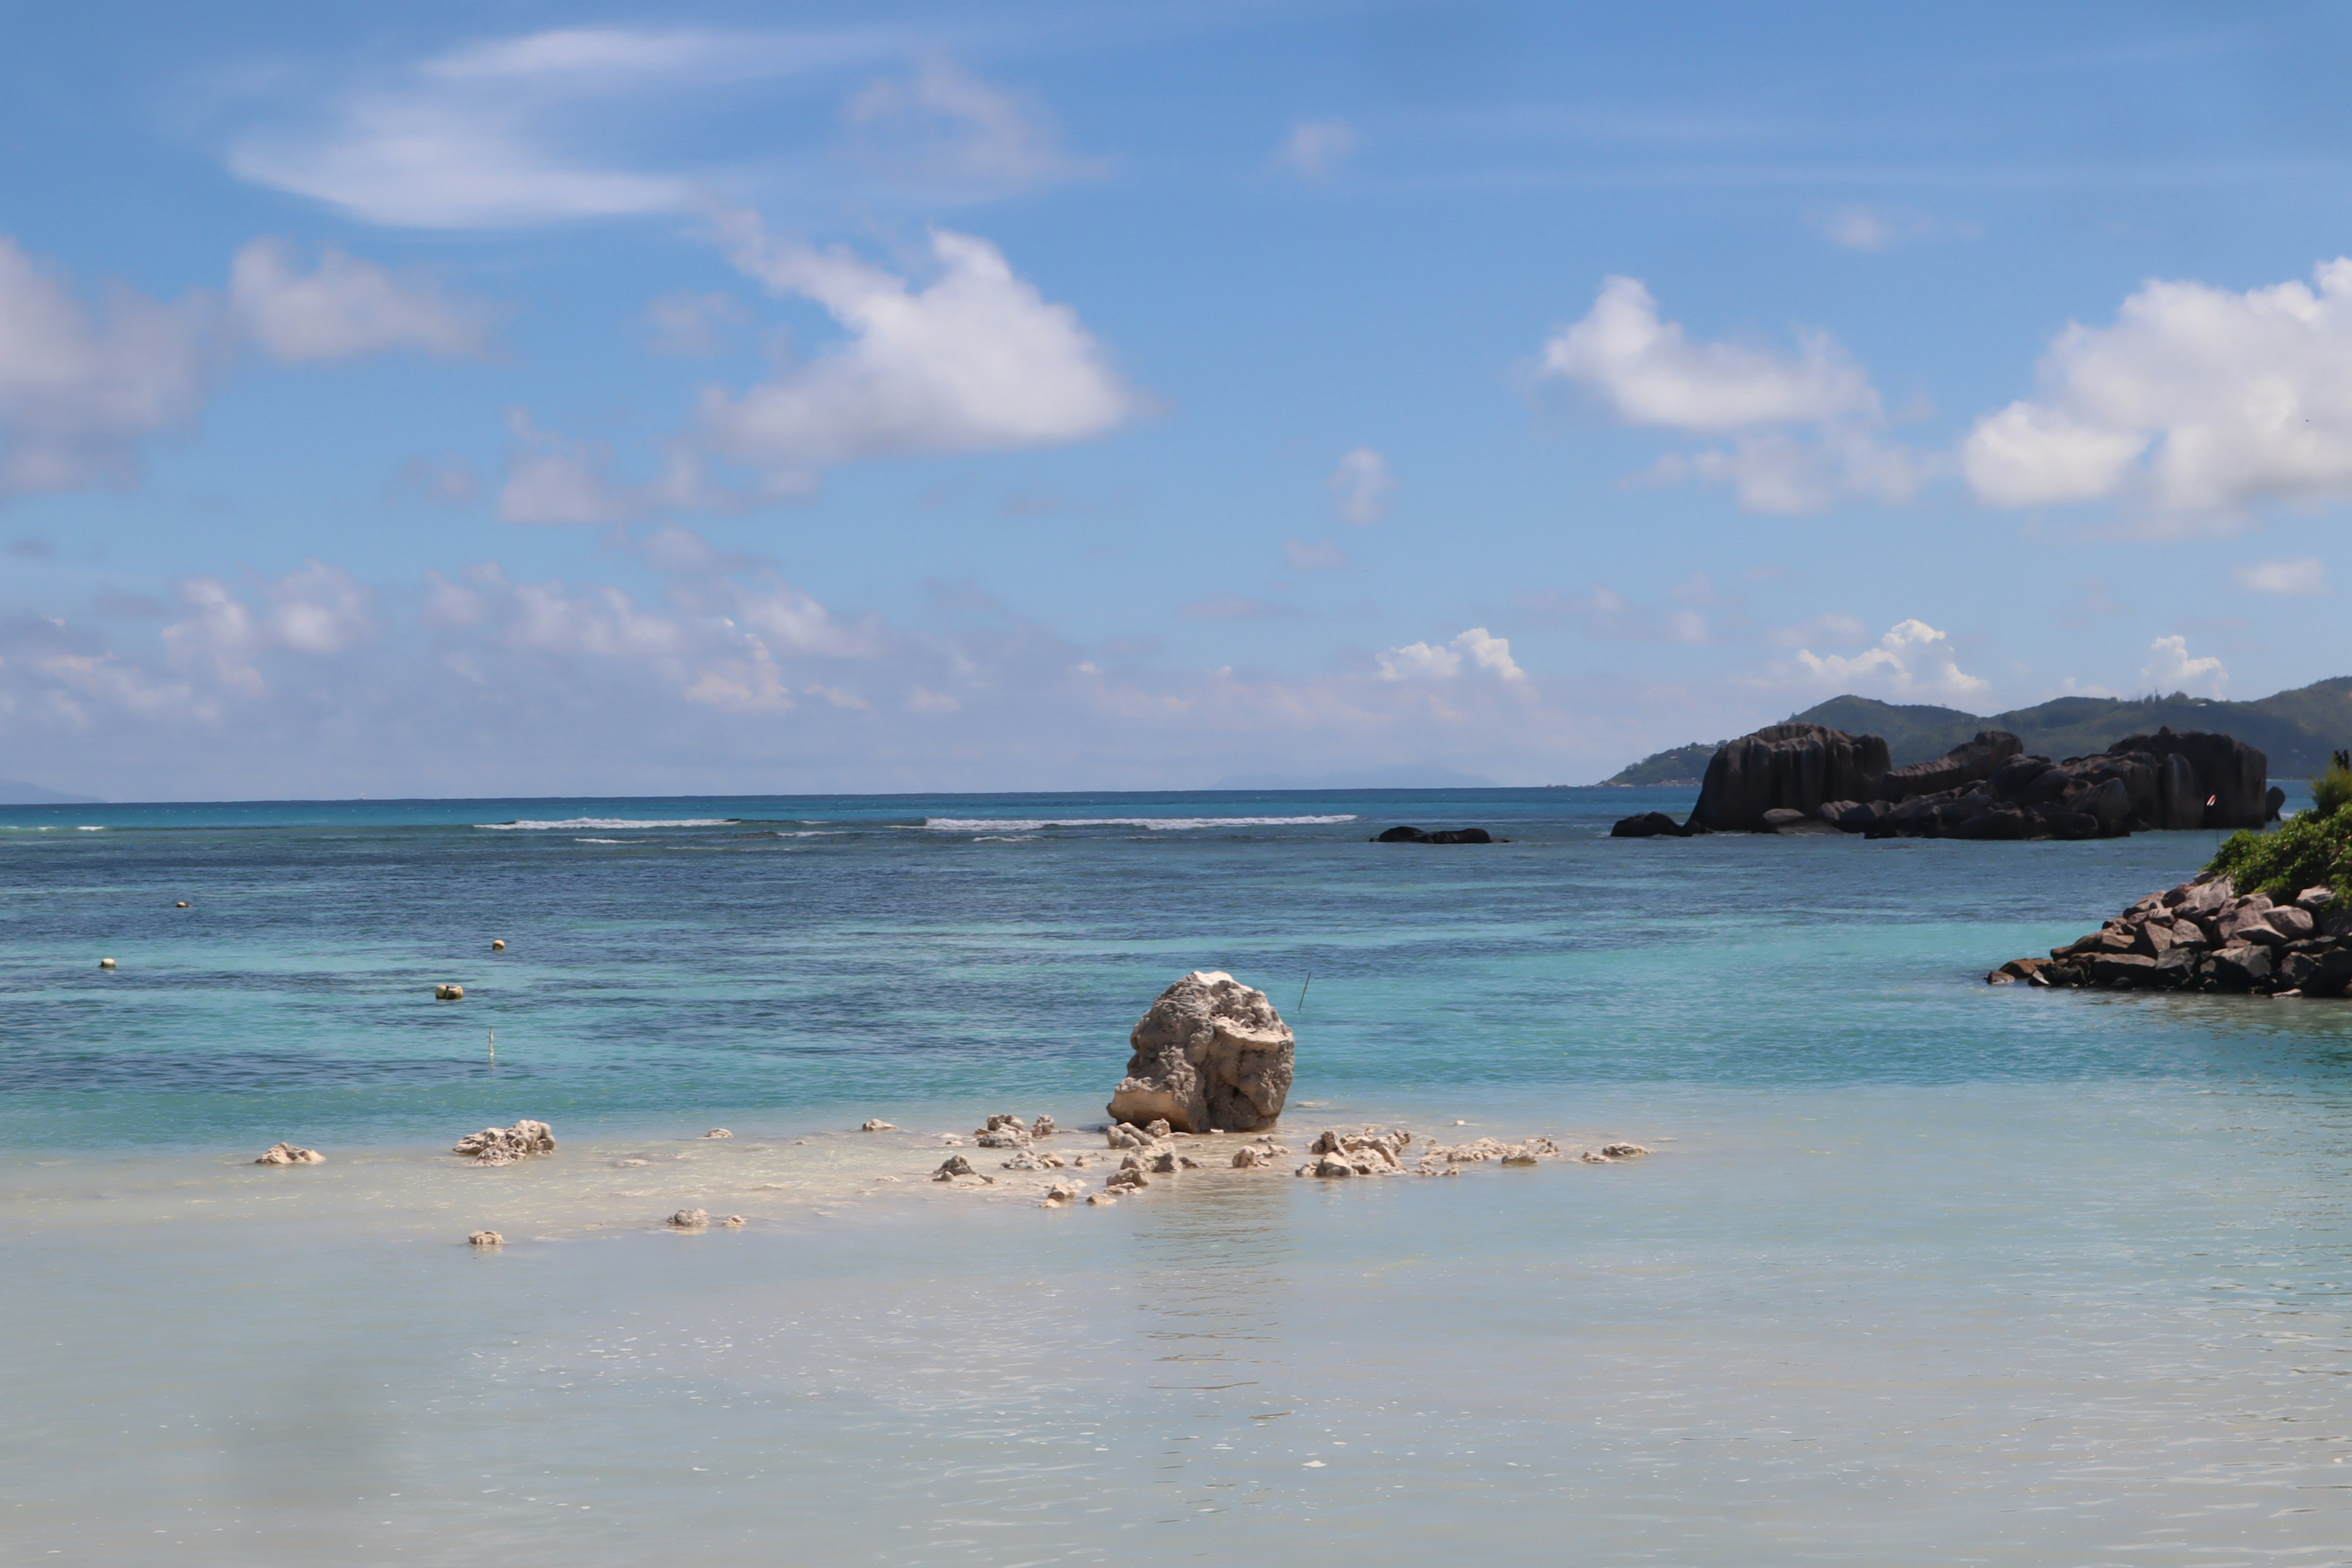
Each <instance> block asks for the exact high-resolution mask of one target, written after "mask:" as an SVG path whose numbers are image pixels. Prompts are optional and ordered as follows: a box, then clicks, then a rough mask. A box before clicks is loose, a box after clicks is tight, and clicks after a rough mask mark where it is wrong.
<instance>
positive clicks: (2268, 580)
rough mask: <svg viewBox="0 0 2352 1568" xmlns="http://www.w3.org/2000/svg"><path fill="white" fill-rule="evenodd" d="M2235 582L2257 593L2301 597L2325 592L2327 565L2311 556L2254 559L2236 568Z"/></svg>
mask: <svg viewBox="0 0 2352 1568" xmlns="http://www.w3.org/2000/svg"><path fill="white" fill-rule="evenodd" d="M2238 581H2239V582H2240V583H2241V584H2243V585H2244V586H2246V587H2248V588H2251V589H2252V590H2253V591H2254V592H2255V593H2257V594H2284V595H2290V596H2296V597H2301V596H2307V595H2314V594H2325V593H2326V592H2327V568H2326V566H2324V565H2322V564H2321V563H2320V562H2319V559H2318V558H2317V557H2316V556H2311V555H2306V556H2305V557H2303V558H2302V559H2301V560H2299V561H2254V562H2249V563H2247V564H2245V565H2243V566H2241V567H2239V568H2238Z"/></svg>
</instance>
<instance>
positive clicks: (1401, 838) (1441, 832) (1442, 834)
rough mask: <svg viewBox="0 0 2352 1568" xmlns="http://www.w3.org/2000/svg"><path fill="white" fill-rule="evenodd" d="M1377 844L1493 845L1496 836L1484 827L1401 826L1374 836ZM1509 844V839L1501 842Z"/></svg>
mask: <svg viewBox="0 0 2352 1568" xmlns="http://www.w3.org/2000/svg"><path fill="white" fill-rule="evenodd" d="M1372 842H1373V843H1375V844H1493V843H1496V842H1498V840H1497V839H1496V837H1495V836H1494V835H1493V834H1491V833H1489V832H1487V831H1486V829H1485V828H1483V827H1432V828H1423V827H1406V826H1396V827H1391V828H1388V829H1385V830H1384V831H1382V832H1380V833H1375V834H1374V835H1372ZM1499 842H1501V843H1504V844H1508V843H1509V842H1510V840H1509V839H1507V838H1505V839H1501V840H1499Z"/></svg>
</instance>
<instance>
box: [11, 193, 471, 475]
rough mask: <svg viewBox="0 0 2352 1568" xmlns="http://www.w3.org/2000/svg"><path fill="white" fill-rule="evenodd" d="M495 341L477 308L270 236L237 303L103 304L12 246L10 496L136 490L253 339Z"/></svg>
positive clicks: (254, 255)
mask: <svg viewBox="0 0 2352 1568" xmlns="http://www.w3.org/2000/svg"><path fill="white" fill-rule="evenodd" d="M482 341H483V328H482V325H481V321H480V316H479V312H478V308H477V307H475V306H474V305H472V304H470V303H469V302H467V301H465V300H458V299H457V298H454V297H452V296H450V295H448V294H446V293H445V292H443V291H442V290H440V289H437V288H436V287H435V286H434V285H432V284H431V283H429V282H428V281H425V280H423V279H400V278H396V277H394V275H393V274H392V273H390V272H388V271H386V270H385V269H384V268H382V267H379V266H377V265H376V264H374V263H373V262H370V261H366V260H362V258H358V257H354V256H352V255H349V254H347V253H345V252H343V251H341V250H338V249H335V248H334V247H328V248H327V249H326V251H325V252H324V253H323V254H322V255H321V257H320V260H319V264H318V266H317V267H316V268H312V269H311V270H310V271H308V272H305V271H303V270H301V269H300V268H299V267H298V266H297V265H296V263H295V261H294V258H293V256H292V253H291V252H290V251H289V249H288V248H287V247H285V246H284V245H283V244H282V243H281V242H279V241H277V240H272V239H258V240H256V241H254V242H253V243H252V244H250V245H248V246H247V247H245V248H244V249H243V250H241V251H239V252H238V253H237V255H236V258H235V260H234V261H233V262H232V264H231V266H230V271H229V288H228V292H227V296H226V299H224V298H222V297H221V296H218V295H215V294H213V293H210V292H208V291H205V290H203V289H192V290H190V291H189V292H188V293H187V294H185V295H184V296H183V297H182V298H180V299H179V300H174V301H170V302H166V301H163V300H153V299H150V298H148V297H147V296H145V295H143V294H141V293H139V292H137V291H136V290H133V289H127V288H121V287H117V288H114V289H109V290H107V291H106V292H105V293H104V295H103V296H102V297H101V299H100V302H99V303H98V304H97V305H96V306H92V305H89V304H87V303H85V302H84V300H83V299H82V298H81V296H80V294H79V292H78V291H77V290H76V289H75V288H74V287H73V285H72V283H71V281H70V280H69V279H67V278H65V277H63V276H61V275H59V274H58V273H56V272H54V271H52V270H49V269H46V268H42V267H41V266H39V265H38V264H37V262H35V261H34V259H33V258H31V257H29V256H27V255H26V253H25V251H24V250H23V248H22V247H19V246H18V245H17V244H16V242H15V241H14V240H11V239H8V238H6V237H0V501H5V500H7V499H8V498H9V497H11V496H16V495H24V494H27V493H32V492H37V491H43V490H67V489H84V488H88V487H89V486H92V485H101V484H118V485H119V484H128V483H131V481H132V480H133V479H136V478H137V476H138V471H139V457H140V452H141V449H142V447H143V446H144V445H145V443H147V442H148V441H149V440H151V439H152V438H153V437H157V436H160V435H163V434H164V433H166V432H169V431H173V430H178V429H184V428H186V427H188V426H192V425H194V423H195V420H196V416H198V414H200V413H201V412H202V410H203V408H204V405H205V400H206V399H207V397H208V396H209V395H211V394H212V392H213V390H214V388H215V384H216V383H217V382H218V381H219V379H220V378H221V377H222V376H223V375H225V374H226V373H227V372H228V370H229V369H230V368H231V366H232V364H233V363H234V362H235V358H236V350H237V348H238V347H239V346H240V345H241V344H247V343H249V344H251V345H253V346H254V347H255V348H257V349H258V350H259V351H260V352H261V353H265V354H268V356H270V357H271V358H273V359H276V360H278V361H280V362H281V363H289V364H304V363H317V362H320V361H325V360H334V359H348V358H352V357H353V356H356V355H361V354H368V353H380V352H383V351H385V350H392V349H404V348H410V349H422V350H425V352H428V353H469V352H472V351H474V350H476V349H478V348H479V347H480V346H481V343H482Z"/></svg>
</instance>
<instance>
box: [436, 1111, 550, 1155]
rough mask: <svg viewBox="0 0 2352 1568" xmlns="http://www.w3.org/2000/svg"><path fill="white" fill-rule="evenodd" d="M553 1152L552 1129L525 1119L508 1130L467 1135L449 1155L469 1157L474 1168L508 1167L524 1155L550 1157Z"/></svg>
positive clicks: (543, 1123) (494, 1130)
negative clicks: (471, 1158) (478, 1166)
mask: <svg viewBox="0 0 2352 1568" xmlns="http://www.w3.org/2000/svg"><path fill="white" fill-rule="evenodd" d="M554 1149H555V1129H553V1128H552V1127H550V1126H549V1125H548V1124H547V1123H546V1122H544V1121H530V1120H529V1119H528V1118H526V1119H524V1120H523V1121H518V1122H516V1123H515V1124H514V1125H513V1126H511V1127H485V1128H483V1129H482V1130H481V1131H479V1132H468V1133H467V1134H466V1135H465V1136H464V1137H463V1138H460V1139H458V1140H457V1146H456V1147H455V1148H453V1149H451V1150H450V1151H449V1152H451V1153H453V1154H467V1155H471V1156H473V1160H474V1163H475V1164H477V1165H511V1164H513V1163H515V1162H516V1161H517V1160H520V1159H522V1158H524V1157H525V1156H527V1155H530V1154H547V1153H551V1152H554Z"/></svg>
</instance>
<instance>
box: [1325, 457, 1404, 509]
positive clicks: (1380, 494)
mask: <svg viewBox="0 0 2352 1568" xmlns="http://www.w3.org/2000/svg"><path fill="white" fill-rule="evenodd" d="M1327 483H1328V486H1329V488H1330V490H1331V508H1332V510H1334V511H1335V512H1337V513H1338V514H1339V521H1342V522H1349V523H1353V524H1355V525H1356V526H1357V527H1359V528H1363V527H1367V526H1369V525H1370V524H1372V523H1375V522H1378V521H1381V519H1382V518H1384V517H1386V516H1388V514H1389V492H1390V491H1391V490H1393V489H1396V476H1395V475H1394V474H1393V473H1391V471H1390V469H1389V460H1388V459H1387V458H1383V457H1381V455H1380V454H1379V453H1378V452H1375V451H1373V450H1372V449H1371V448H1370V447H1357V448H1356V449H1355V450H1354V451H1352V452H1350V453H1349V454H1348V455H1347V456H1346V457H1344V458H1340V459H1339V467H1338V468H1334V469H1332V470H1331V478H1330V479H1328V481H1327Z"/></svg>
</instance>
